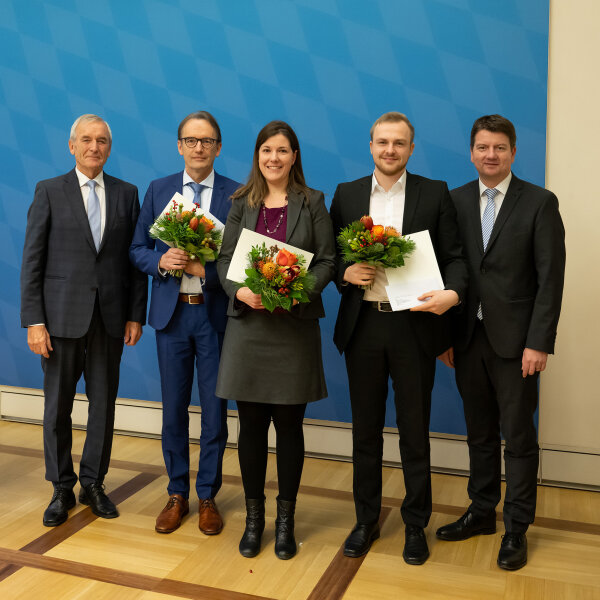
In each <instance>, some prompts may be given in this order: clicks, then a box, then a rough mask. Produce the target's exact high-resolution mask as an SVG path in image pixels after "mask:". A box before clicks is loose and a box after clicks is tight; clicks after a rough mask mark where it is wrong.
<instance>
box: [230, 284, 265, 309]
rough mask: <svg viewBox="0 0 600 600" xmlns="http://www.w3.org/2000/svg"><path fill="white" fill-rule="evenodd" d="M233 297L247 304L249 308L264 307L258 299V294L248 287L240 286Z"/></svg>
mask: <svg viewBox="0 0 600 600" xmlns="http://www.w3.org/2000/svg"><path fill="white" fill-rule="evenodd" d="M235 297H236V298H237V299H238V300H239V301H240V302H243V303H244V304H247V305H248V306H249V307H250V308H254V309H258V308H264V306H263V303H262V301H261V299H260V294H255V293H254V292H253V291H252V290H251V289H250V288H248V287H243V288H240V289H239V290H238V291H237V292H236V293H235Z"/></svg>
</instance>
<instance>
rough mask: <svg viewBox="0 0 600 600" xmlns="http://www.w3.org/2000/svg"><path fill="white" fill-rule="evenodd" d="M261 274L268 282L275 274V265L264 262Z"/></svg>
mask: <svg viewBox="0 0 600 600" xmlns="http://www.w3.org/2000/svg"><path fill="white" fill-rule="evenodd" d="M261 273H262V274H263V275H264V276H265V277H266V278H267V279H268V280H269V281H270V280H271V279H273V277H275V274H276V273H277V265H276V264H275V263H273V262H271V261H269V262H266V263H265V264H264V265H263V267H262V269H261Z"/></svg>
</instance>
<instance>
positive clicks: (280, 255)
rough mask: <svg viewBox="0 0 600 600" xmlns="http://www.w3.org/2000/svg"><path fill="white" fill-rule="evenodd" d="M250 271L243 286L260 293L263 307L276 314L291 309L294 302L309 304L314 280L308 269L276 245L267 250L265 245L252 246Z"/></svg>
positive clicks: (299, 260)
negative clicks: (280, 309) (278, 309)
mask: <svg viewBox="0 0 600 600" xmlns="http://www.w3.org/2000/svg"><path fill="white" fill-rule="evenodd" d="M248 261H249V263H250V266H249V268H247V269H246V279H245V280H244V282H243V283H241V284H240V286H245V287H248V288H250V290H251V291H252V292H254V293H255V294H260V297H261V301H262V303H263V306H264V307H265V308H266V309H267V310H268V311H269V312H273V311H274V310H275V308H277V307H279V308H283V309H284V310H288V311H289V310H291V309H292V306H293V305H294V300H296V301H297V302H309V298H308V294H307V292H309V291H310V290H312V288H313V287H314V284H315V278H314V275H313V274H312V273H309V272H308V271H307V270H306V266H305V262H306V261H305V259H304V257H303V256H302V255H296V254H293V253H292V252H289V251H288V250H286V249H285V248H282V249H281V250H280V249H279V247H278V246H277V245H274V246H271V247H270V248H267V246H266V244H265V243H263V244H261V245H260V246H252V249H251V250H250V252H249V253H248Z"/></svg>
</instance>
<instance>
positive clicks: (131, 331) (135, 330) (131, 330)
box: [124, 321, 142, 346]
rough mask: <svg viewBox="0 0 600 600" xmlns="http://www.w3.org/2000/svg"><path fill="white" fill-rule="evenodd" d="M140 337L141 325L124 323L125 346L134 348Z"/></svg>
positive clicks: (129, 322) (134, 322) (132, 322)
mask: <svg viewBox="0 0 600 600" xmlns="http://www.w3.org/2000/svg"><path fill="white" fill-rule="evenodd" d="M141 337H142V324H141V323H138V322H136V321H127V323H125V337H124V340H125V345H127V346H135V345H136V344H137V343H138V341H139V339H140V338H141Z"/></svg>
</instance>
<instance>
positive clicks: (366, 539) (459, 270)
mask: <svg viewBox="0 0 600 600" xmlns="http://www.w3.org/2000/svg"><path fill="white" fill-rule="evenodd" d="M413 139H414V128H413V126H412V125H411V123H410V121H409V120H408V119H407V118H406V116H404V115H403V114H401V113H395V112H392V113H386V114H384V115H382V116H381V117H380V118H379V119H378V120H377V121H376V122H375V124H374V125H373V127H372V128H371V154H372V155H373V161H374V162H375V171H374V173H373V175H369V176H367V177H364V178H362V179H358V180H356V181H352V182H350V183H342V184H340V185H339V186H338V188H337V190H336V192H335V196H334V198H333V202H332V205H331V218H332V221H333V225H334V231H335V234H336V235H337V234H338V233H339V231H340V229H341V228H342V227H345V226H346V225H348V224H349V223H351V222H352V221H355V220H358V219H359V218H360V217H361V216H362V215H366V214H370V215H371V216H372V217H373V220H374V222H375V223H377V224H382V225H386V226H393V227H395V228H396V229H397V230H398V231H401V232H402V234H409V233H412V232H417V231H423V230H425V229H427V230H428V231H429V234H430V236H431V241H432V243H433V247H434V250H435V253H436V257H437V260H438V264H439V266H440V270H441V274H442V277H443V279H444V283H445V289H443V290H431V291H428V292H426V293H424V294H423V295H422V296H421V297H420V300H422V301H423V303H422V304H421V305H420V306H418V307H417V308H415V309H411V311H412V312H411V311H407V310H405V311H399V312H392V309H391V306H390V303H389V299H388V296H387V293H386V290H385V285H386V283H387V279H386V276H385V272H384V270H383V269H382V268H380V267H378V268H377V269H376V268H375V267H372V266H369V265H366V264H362V263H353V264H343V263H342V262H341V260H340V259H339V256H338V274H337V284H338V287H339V289H340V291H341V294H342V299H341V303H340V309H339V313H338V318H337V322H336V326H335V333H334V341H335V343H336V345H337V347H338V349H339V351H340V352H343V353H344V354H345V357H346V366H347V370H348V381H349V384H350V402H351V404H352V440H353V463H354V503H355V507H356V517H357V523H356V526H355V528H354V529H353V530H352V532H351V533H350V535H349V537H348V539H347V540H346V543H345V546H344V554H345V555H346V556H351V557H357V556H362V555H363V554H365V553H366V552H368V550H369V548H370V546H371V543H372V541H373V540H375V539H376V538H377V537H379V526H378V519H379V513H380V510H381V485H382V482H381V466H382V455H383V426H384V421H385V405H386V398H387V390H388V378H389V377H391V378H392V382H393V385H394V392H395V404H396V421H397V424H398V430H399V432H400V456H401V459H402V468H403V470H404V481H405V485H406V496H405V498H404V502H403V504H402V518H403V520H404V522H405V524H406V535H405V546H404V552H403V557H404V560H405V561H406V562H407V563H409V564H422V563H423V562H425V561H426V560H427V557H428V556H429V549H428V547H427V540H426V537H425V533H424V528H425V527H426V526H427V523H428V522H429V517H430V516H431V478H430V473H429V470H430V457H429V416H430V410H431V390H432V388H433V380H434V375H435V357H436V356H437V355H439V354H441V353H442V352H444V351H445V350H446V349H447V348H448V347H449V346H450V331H449V324H448V322H447V319H446V315H445V314H444V313H446V311H448V310H449V309H450V308H451V307H452V306H454V305H456V304H458V303H459V299H462V298H464V294H465V288H466V283H467V268H466V265H465V261H464V259H463V256H462V252H461V248H460V242H459V239H458V227H457V224H456V212H455V210H454V206H453V205H452V201H451V199H450V194H449V193H448V187H447V186H446V184H445V182H443V181H433V180H430V179H425V178H424V177H420V176H419V175H413V174H411V173H407V172H406V164H407V162H408V159H409V158H410V156H411V154H412V151H413V149H414V143H413ZM365 286H370V287H369V289H367V290H366V291H365V289H364V287H365Z"/></svg>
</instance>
